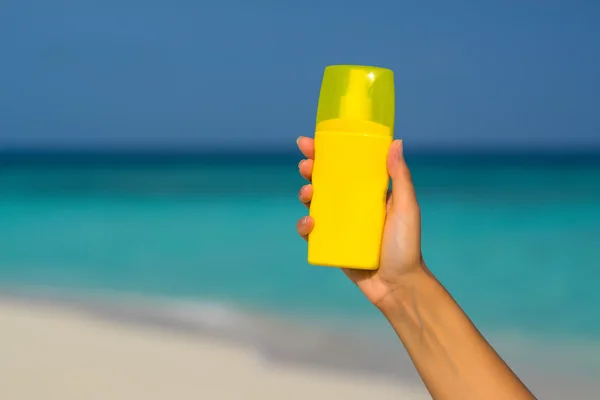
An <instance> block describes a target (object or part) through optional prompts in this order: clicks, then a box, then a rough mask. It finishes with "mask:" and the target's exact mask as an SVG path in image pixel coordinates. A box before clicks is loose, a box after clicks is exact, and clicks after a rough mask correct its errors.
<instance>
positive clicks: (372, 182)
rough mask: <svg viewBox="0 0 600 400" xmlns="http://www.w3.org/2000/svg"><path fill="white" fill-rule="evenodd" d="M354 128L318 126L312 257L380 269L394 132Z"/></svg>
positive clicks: (312, 261)
mask: <svg viewBox="0 0 600 400" xmlns="http://www.w3.org/2000/svg"><path fill="white" fill-rule="evenodd" d="M330 125H331V124H330ZM352 131H354V132H352ZM352 131H347V132H344V131H338V130H335V131H332V130H317V132H315V159H314V166H313V175H312V184H313V198H312V202H311V206H310V215H311V217H313V218H314V220H315V226H314V229H313V231H312V232H311V234H310V235H309V237H308V262H309V263H310V264H313V265H322V266H331V267H345V268H353V269H366V270H375V269H377V268H378V267H379V256H380V249H381V238H382V235H383V226H384V223H385V216H386V196H387V190H388V186H389V177H388V174H387V167H386V161H387V154H388V150H389V147H390V144H391V142H392V140H393V138H392V137H391V136H390V135H382V134H378V133H376V132H371V133H370V132H368V131H366V132H365V133H358V132H356V131H355V130H354V129H353V130H352Z"/></svg>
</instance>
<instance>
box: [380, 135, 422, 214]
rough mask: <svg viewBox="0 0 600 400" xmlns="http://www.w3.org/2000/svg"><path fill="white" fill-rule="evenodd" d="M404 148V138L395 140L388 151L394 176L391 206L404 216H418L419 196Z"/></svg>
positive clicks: (389, 166)
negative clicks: (405, 157) (407, 163)
mask: <svg viewBox="0 0 600 400" xmlns="http://www.w3.org/2000/svg"><path fill="white" fill-rule="evenodd" d="M403 150H404V149H403V146H402V140H395V141H394V142H393V143H392V145H391V146H390V151H389V153H388V160H387V166H388V173H389V174H390V177H391V178H392V205H391V208H392V210H394V211H398V212H401V213H402V214H403V215H404V216H418V213H419V205H418V203H417V196H416V195H415V188H414V185H413V182H412V177H411V175H410V170H409V169H408V165H406V161H405V160H404V153H403Z"/></svg>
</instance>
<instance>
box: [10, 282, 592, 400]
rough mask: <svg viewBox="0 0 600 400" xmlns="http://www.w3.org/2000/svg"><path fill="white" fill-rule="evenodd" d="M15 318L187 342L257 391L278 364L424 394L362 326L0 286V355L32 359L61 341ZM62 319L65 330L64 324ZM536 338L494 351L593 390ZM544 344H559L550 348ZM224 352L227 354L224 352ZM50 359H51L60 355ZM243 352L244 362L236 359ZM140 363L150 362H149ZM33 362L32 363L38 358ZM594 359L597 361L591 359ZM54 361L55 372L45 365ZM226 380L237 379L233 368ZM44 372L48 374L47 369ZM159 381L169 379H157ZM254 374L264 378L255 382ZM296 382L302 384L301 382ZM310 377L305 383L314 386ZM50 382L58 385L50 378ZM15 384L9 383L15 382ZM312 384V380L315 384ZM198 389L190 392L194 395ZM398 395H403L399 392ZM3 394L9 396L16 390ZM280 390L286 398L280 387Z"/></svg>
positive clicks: (537, 374) (165, 342)
mask: <svg viewBox="0 0 600 400" xmlns="http://www.w3.org/2000/svg"><path fill="white" fill-rule="evenodd" d="M19 321H21V322H19ZM23 321H25V322H26V324H29V325H31V327H33V326H37V327H38V329H37V330H42V331H45V330H47V329H49V330H50V331H54V332H57V333H60V334H59V335H58V336H64V338H63V339H64V340H66V341H67V343H68V342H70V340H69V338H72V339H73V340H75V341H77V340H79V339H81V338H79V337H77V335H76V334H75V333H74V332H73V328H72V327H76V328H77V329H84V328H85V327H88V328H89V327H90V326H96V327H97V329H96V328H94V329H87V328H86V329H87V330H86V334H85V335H84V337H83V339H86V340H88V341H89V342H90V343H101V342H103V341H105V340H106V338H107V336H106V335H107V334H109V336H110V335H112V339H111V343H112V347H113V348H114V349H119V352H125V353H127V352H128V351H132V350H131V348H137V347H138V344H137V342H136V341H140V344H139V346H142V344H141V343H146V342H153V345H152V346H151V348H163V347H164V351H166V352H167V353H168V354H169V356H173V357H175V353H174V352H173V351H172V350H167V348H170V346H184V343H185V346H191V347H194V348H196V347H197V348H198V353H196V357H192V358H190V356H189V355H185V354H179V353H178V356H177V357H182V360H186V362H188V363H193V364H195V363H199V365H198V367H199V368H201V367H203V366H204V367H207V366H206V365H205V364H207V363H208V364H213V363H214V362H215V360H217V359H220V358H222V357H228V359H230V362H231V363H232V365H238V366H239V368H240V372H239V373H240V374H241V375H244V374H250V373H252V374H258V375H259V376H260V378H256V379H258V381H256V382H254V383H252V385H253V386H252V387H253V388H255V389H254V390H258V392H257V393H260V391H261V390H266V389H263V388H262V386H261V385H267V386H268V385H270V384H271V383H272V384H273V385H276V384H277V383H276V382H271V383H268V381H270V380H272V379H273V377H271V375H270V374H272V373H274V371H278V372H277V373H278V374H279V373H280V372H281V371H287V372H281V374H283V376H281V377H278V378H277V379H278V380H281V382H283V381H285V382H288V380H291V381H290V382H292V381H293V382H296V383H297V384H298V385H299V389H298V390H301V389H300V388H301V387H303V385H304V383H309V382H313V381H314V380H315V379H316V381H319V382H321V381H320V380H319V379H320V378H322V379H321V380H323V382H321V383H319V384H323V385H333V386H335V387H336V389H335V390H334V392H332V393H336V394H335V395H333V394H332V396H333V398H336V397H337V396H338V395H337V393H339V397H340V398H341V397H344V398H348V396H349V395H350V394H348V395H346V394H343V393H346V392H345V390H347V389H344V386H346V385H348V384H351V385H353V384H354V383H356V384H357V385H359V386H361V385H362V386H361V387H363V386H364V387H365V388H369V389H368V390H370V391H371V392H372V391H373V390H379V389H381V390H383V392H381V396H384V397H378V398H388V397H385V396H387V394H391V393H393V394H394V396H395V397H394V398H399V399H413V398H414V399H419V398H428V396H427V395H426V394H425V393H426V392H425V391H424V387H423V384H422V383H421V382H420V379H419V377H418V375H417V374H416V371H414V368H413V366H412V363H411V362H410V359H409V358H408V356H407V355H406V353H405V352H404V350H403V349H402V346H401V345H400V343H398V342H397V339H395V337H392V335H391V334H390V335H389V336H382V337H377V340H369V339H372V337H366V336H364V335H361V334H360V333H355V332H346V331H344V332H339V331H336V330H333V329H326V328H320V327H318V326H313V325H310V326H309V324H302V323H300V322H296V323H295V322H294V321H291V320H288V321H285V322H284V321H282V320H281V319H279V318H274V317H272V316H271V317H269V316H266V315H263V314H256V315H253V314H249V313H243V312H237V311H235V310H232V309H228V308H224V307H221V306H220V305H218V304H212V305H211V304H210V303H206V304H204V303H200V304H194V303H192V302H187V301H177V300H171V299H151V298H150V299H148V298H141V297H137V296H136V297H134V296H119V297H115V296H114V295H111V296H104V295H102V296H90V295H89V293H88V295H87V296H77V295H76V294H75V293H63V292H58V291H46V292H42V291H38V292H32V291H30V292H25V291H20V292H19V291H10V292H9V291H0V329H2V331H3V332H9V335H10V332H12V333H13V337H14V340H10V339H9V341H10V342H11V343H9V344H8V345H7V346H8V347H7V348H6V349H4V350H3V351H0V353H4V352H9V354H10V353H12V354H15V355H18V354H26V355H27V357H29V358H31V359H32V360H35V359H36V358H38V356H37V355H36V354H35V352H33V353H32V349H34V348H36V347H37V348H38V349H39V350H38V351H43V353H44V354H45V353H46V352H47V351H50V350H51V349H53V348H56V347H57V346H58V347H60V345H59V343H54V344H51V343H50V340H48V341H46V338H45V337H44V336H43V335H42V336H40V333H38V334H37V336H36V339H37V340H40V341H39V342H36V341H32V340H33V339H32V336H31V335H30V333H31V331H32V330H33V331H35V330H36V329H32V328H31V327H30V328H27V329H25V328H24V327H23V326H20V324H21V323H22V322H23ZM21 325H22V324H21ZM68 327H71V328H70V329H68ZM77 329H75V330H77ZM363 333H364V332H363ZM28 335H29V338H28ZM41 339H43V340H41ZM63 339H61V340H63ZM83 339H82V340H83ZM516 342H518V340H517V341H515V343H516ZM492 343H493V344H494V346H496V345H497V343H496V341H494V340H492ZM5 344H6V343H5ZM537 345H538V347H540V348H539V349H536V348H534V346H531V344H528V343H527V342H526V341H522V343H520V345H519V347H518V348H514V349H512V352H510V354H509V353H508V352H506V351H503V350H505V349H503V347H506V343H503V344H502V345H498V349H499V352H500V353H501V354H502V355H503V356H505V359H507V361H508V362H509V364H511V366H513V364H517V365H516V367H513V368H514V369H515V371H516V372H517V374H518V375H519V376H521V378H522V379H523V380H524V381H525V383H526V384H527V385H528V386H530V389H532V390H533V391H534V393H535V394H536V395H537V396H539V397H540V398H544V399H561V398H570V399H578V398H581V399H585V398H593V397H595V396H598V394H600V386H598V384H597V383H596V382H595V381H594V380H593V376H594V373H593V371H592V370H590V371H588V372H590V373H589V375H590V376H589V377H585V376H581V375H582V374H577V373H575V372H574V373H573V374H572V375H573V376H570V375H567V373H566V371H571V372H573V371H574V370H573V366H569V365H568V364H569V361H568V360H567V359H561V361H560V362H559V363H558V364H555V363H556V362H558V361H557V360H558V359H560V357H557V356H556V354H555V355H552V354H548V355H546V354H545V351H544V349H546V348H544V347H543V346H539V343H537ZM580 347H581V348H580V349H579V350H580V352H581V353H582V354H584V353H585V354H587V355H588V356H589V358H590V360H593V359H594V356H593V354H595V353H596V351H597V350H598V349H600V346H597V345H594V344H593V343H589V344H586V343H582V344H581V346H580ZM0 349H1V347H0ZM524 350H526V353H527V351H528V352H529V353H530V354H523V351H524ZM552 350H556V351H557V350H559V349H556V348H553V349H552ZM81 351H83V352H84V353H87V356H86V358H87V359H90V360H92V359H96V358H98V357H99V356H101V354H99V353H98V350H97V349H90V348H82V349H80V350H79V351H75V350H73V352H75V353H80V352H81ZM232 352H233V353H235V355H232V354H233V353H232ZM204 353H210V354H213V353H214V354H213V355H212V356H211V357H213V358H211V359H209V360H207V359H206V358H205V357H204ZM534 353H539V354H538V355H546V356H547V359H546V360H545V361H543V362H542V359H538V360H537V361H534V362H531V363H530V364H531V365H527V364H526V363H516V362H515V363H513V362H512V361H511V358H514V357H515V356H519V357H522V356H525V358H527V357H528V356H529V355H531V356H533V355H534ZM569 353H571V351H569V349H568V348H566V349H564V354H569ZM590 354H591V355H590ZM598 354H600V353H598ZM64 355H65V356H69V357H73V356H76V354H69V352H65V353H64ZM536 356H537V355H536ZM19 357H20V356H19ZM54 357H58V355H55V356H54ZM69 357H66V358H65V360H61V362H57V363H56V365H54V366H53V367H52V369H40V368H41V367H40V366H36V368H37V369H38V371H37V372H36V373H35V374H34V375H33V376H39V377H43V376H44V375H46V374H49V375H48V376H51V375H52V374H55V373H57V371H58V370H63V371H66V370H68V369H69V368H70V367H69V365H68V364H72V363H73V362H74V361H73V360H72V361H71V362H68V359H69ZM177 357H175V359H177ZM248 357H249V359H248ZM533 358H535V357H533ZM5 360H9V361H8V362H7V361H0V371H1V370H2V369H6V371H5V372H0V374H8V376H10V375H11V374H12V371H11V370H12V368H11V361H10V359H9V358H8V359H7V358H5ZM242 360H246V361H244V362H242ZM249 360H251V361H249ZM38 361H39V360H38ZM42 361H45V362H49V361H52V360H42ZM124 361H127V360H124ZM120 362H121V361H120V360H113V361H106V360H105V361H103V363H104V364H100V365H98V366H97V368H101V369H104V370H105V371H110V370H111V369H112V368H113V367H115V365H117V364H120ZM128 362H129V363H130V364H131V367H133V368H138V367H141V368H147V366H143V365H140V366H135V365H137V362H135V361H133V360H128ZM148 362H150V363H152V361H150V360H149V361H148ZM33 363H34V364H36V361H33ZM240 363H241V364H243V366H241V364H240ZM227 364H229V363H227ZM542 365H543V366H544V368H545V367H560V368H554V370H553V369H552V368H547V370H542V369H541V368H540V367H541V366H542ZM592 367H595V366H594V365H592ZM592 367H590V368H592ZM156 368H159V367H156ZM161 368H164V367H161ZM54 369H57V371H53V370H54ZM82 373H83V372H82ZM162 373H164V374H166V375H170V374H176V371H170V370H169V369H168V368H164V371H162V372H161V374H162ZM215 374H217V375H218V376H220V377H223V376H227V375H231V374H233V373H231V374H230V373H229V372H228V371H227V368H224V369H223V370H222V371H220V372H217V371H215ZM144 376H146V378H145V379H148V380H149V382H152V380H153V379H157V378H152V377H151V376H150V374H149V373H147V375H144ZM309 376H311V377H312V378H309ZM230 378H232V379H237V377H235V376H233V375H232V376H230ZM317 378H319V379H317ZM40 379H42V378H40ZM48 379H50V378H49V377H48ZM89 379H92V380H94V379H93V377H89ZM165 379H167V378H166V377H165ZM173 379H174V380H173ZM177 379H179V378H176V377H172V378H168V379H167V381H171V380H173V382H175V381H176V380H177ZM260 379H262V380H263V381H264V382H263V383H260V382H259V381H260ZM316 381H315V382H316ZM338 381H339V382H338ZM301 382H304V383H303V384H302V385H301V384H300V383H301ZM315 382H313V383H314V384H315V385H316V384H317V383H315ZM334 382H337V383H334ZM340 382H341V384H340ZM313 383H311V384H310V385H312V384H313ZM173 384H174V383H173ZM56 385H59V384H58V383H55V386H56ZM286 385H292V386H293V385H295V383H286ZM310 385H308V386H310ZM336 385H337V386H336ZM9 386H10V385H9ZM333 386H332V387H333ZM187 387H189V390H201V388H199V387H198V388H196V389H194V388H195V386H194V385H193V382H189V384H188V386H187ZM310 387H313V386H310ZM328 387H329V386H328ZM13 389H14V390H16V389H15V388H14V387H13ZM314 390H317V388H316V387H314ZM365 390H367V389H365ZM352 392H356V390H355V388H353V389H352ZM371 392H370V393H371ZM0 393H2V389H0ZM200 393H201V392H198V395H200ZM402 395H404V397H400V396H402ZM136 396H137V395H136ZM304 396H308V395H307V394H305V395H304ZM406 396H408V397H406ZM423 396H425V397H423ZM6 397H7V398H14V397H15V396H14V395H13V396H12V397H11V396H6ZM17 397H19V398H23V397H21V396H17ZM25 398H27V397H25ZM68 398H69V397H67V399H68ZM74 398H75V397H74ZM212 398H234V397H226V396H225V397H220V395H219V394H218V393H217V394H214V395H213V396H212ZM245 398H248V397H245ZM267 398H269V397H267ZM274 398H276V397H274ZM286 398H289V397H288V396H287V395H286ZM299 398H304V397H299ZM350 398H354V397H350Z"/></svg>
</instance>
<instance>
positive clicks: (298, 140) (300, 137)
mask: <svg viewBox="0 0 600 400" xmlns="http://www.w3.org/2000/svg"><path fill="white" fill-rule="evenodd" d="M303 137H304V136H298V139H296V144H298V143H299V142H300V139H302V138H303Z"/></svg>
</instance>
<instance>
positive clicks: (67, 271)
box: [0, 153, 600, 370]
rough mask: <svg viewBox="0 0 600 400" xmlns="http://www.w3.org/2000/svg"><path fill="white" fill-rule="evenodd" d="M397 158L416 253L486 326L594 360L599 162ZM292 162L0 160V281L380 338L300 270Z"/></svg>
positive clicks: (344, 287) (341, 287) (79, 157)
mask: <svg viewBox="0 0 600 400" xmlns="http://www.w3.org/2000/svg"><path fill="white" fill-rule="evenodd" d="M407 159H408V162H409V165H410V166H411V168H412V171H413V179H414V181H415V184H416V187H417V193H418V196H419V200H420V203H421V207H422V213H423V219H424V220H423V246H424V249H423V251H424V257H425V260H426V262H427V263H428V265H429V266H430V268H431V269H432V270H433V271H434V273H435V274H436V275H437V276H438V277H439V279H440V280H441V281H442V282H443V283H444V284H445V285H446V287H447V288H448V289H449V291H450V292H451V293H452V294H453V295H454V296H455V298H456V299H457V300H458V301H459V303H460V304H461V306H462V307H463V308H464V309H465V310H466V312H467V313H468V314H469V316H471V318H472V319H473V320H474V321H475V323H476V324H477V325H478V327H479V328H480V329H481V330H482V332H483V333H484V335H486V336H488V337H491V338H495V337H501V338H507V337H510V338H511V340H516V341H520V340H523V341H524V343H535V344H536V345H538V346H539V347H540V348H541V351H540V352H539V353H540V354H542V355H543V354H545V355H548V354H551V353H552V352H553V351H556V352H557V351H558V350H557V349H558V347H560V348H561V349H564V350H561V351H564V353H561V354H562V355H561V356H560V357H561V360H563V362H564V363H565V365H564V367H565V369H567V370H571V369H573V368H574V367H575V366H576V365H578V366H581V367H582V368H583V369H585V368H587V369H588V370H589V368H592V367H596V366H598V365H600V351H598V349H599V348H600V347H598V346H597V343H600V290H599V289H598V285H599V283H600V156H597V155H593V154H591V155H590V154H586V155H581V154H580V155H559V154H553V155H548V154H546V155H531V154H488V155H477V156H475V155H468V154H464V155H447V154H439V155H436V154H408V155H407ZM299 160H300V155H299V154H289V155H286V154H283V155H276V154H275V155H274V154H208V155H206V154H204V155H203V154H170V155H167V154H150V153H148V154H137V155H136V154H124V153H121V154H117V153H115V154H92V153H87V154H84V153H73V154H67V153H61V154H58V153H55V154H49V153H10V154H0V285H1V286H2V288H3V290H5V291H7V292H23V293H25V292H27V293H32V292H35V291H36V290H38V291H40V290H53V291H55V292H59V293H79V294H81V293H111V296H116V295H135V296H142V297H144V298H148V299H171V300H177V301H185V302H186V304H196V305H197V306H198V307H199V308H198V310H201V309H202V310H205V309H206V306H207V305H209V304H210V305H211V310H213V314H211V315H214V311H215V310H221V313H222V315H230V314H231V313H237V314H236V315H241V314H243V313H246V312H247V313H255V312H259V313H261V315H272V316H273V318H276V319H277V318H279V319H281V318H285V319H288V320H292V321H308V320H310V321H312V323H314V324H315V325H319V324H323V325H338V326H344V327H345V329H346V330H348V329H352V328H349V327H352V326H360V327H361V328H360V329H359V328H356V330H357V331H359V330H361V329H362V330H364V329H367V330H371V329H372V330H373V331H380V332H388V328H387V326H386V324H385V322H384V321H383V319H382V318H381V317H380V316H379V315H378V313H377V312H376V311H375V310H374V309H373V308H372V307H371V306H370V305H369V304H367V303H366V301H365V300H364V299H363V298H362V296H361V295H360V294H359V292H358V291H357V290H356V288H355V287H354V286H353V285H352V284H351V283H350V282H348V281H347V280H346V278H345V277H344V276H343V274H342V273H341V272H340V271H338V270H336V269H330V268H319V267H312V266H309V265H308V264H307V262H306V244H305V243H304V242H303V241H302V240H301V239H300V238H299V237H297V234H296V232H295V223H296V220H297V219H298V218H300V217H301V216H303V215H304V214H305V212H306V211H305V209H304V207H303V206H302V205H300V204H299V203H298V201H297V191H298V189H299V188H300V186H301V185H302V184H303V183H304V182H303V180H302V179H301V178H300V177H299V175H298V173H297V167H296V165H297V162H298V161H299ZM201 307H204V308H201ZM226 311H227V312H228V313H229V314H227V313H226ZM202 315H204V314H202V313H200V312H199V313H198V314H197V317H199V318H202ZM224 318H225V317H224ZM358 322H360V323H358ZM232 329H242V327H240V326H238V327H237V328H236V327H233V328H232ZM544 343H548V345H544ZM557 343H560V346H558V345H557ZM544 346H546V347H544ZM505 347H506V346H505ZM526 347H527V346H526ZM506 348H508V347H506ZM571 348H573V349H575V348H576V349H577V351H575V350H573V351H571V350H569V349H571ZM532 351H533V350H532ZM594 352H596V353H594ZM517 353H518V352H517ZM556 354H557V357H559V356H558V353H556ZM565 354H567V355H572V356H573V357H572V359H569V361H565V360H566V359H565V358H564V357H563V356H564V355H565ZM590 354H594V355H593V356H590ZM521 355H523V354H521ZM580 355H582V357H583V358H581V357H580V358H579V359H578V357H579V356H580ZM585 357H587V358H585ZM584 358H585V360H584ZM571 363H573V364H571ZM577 363H579V364H577Z"/></svg>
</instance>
